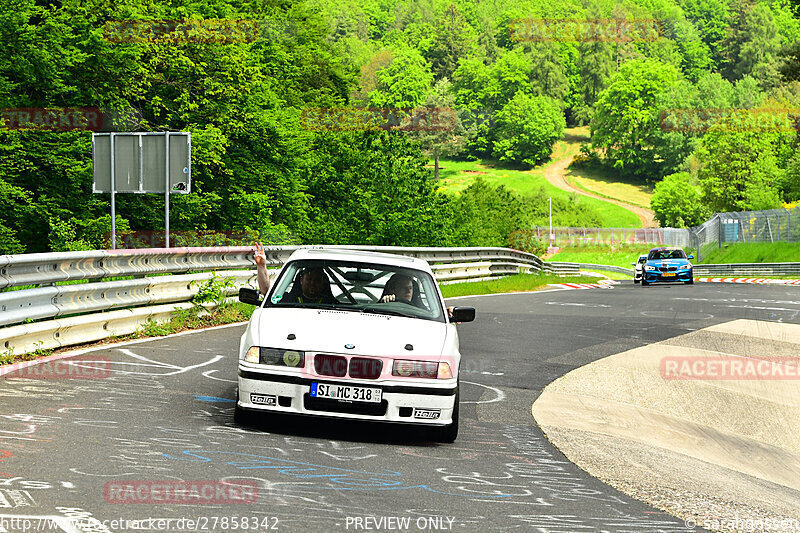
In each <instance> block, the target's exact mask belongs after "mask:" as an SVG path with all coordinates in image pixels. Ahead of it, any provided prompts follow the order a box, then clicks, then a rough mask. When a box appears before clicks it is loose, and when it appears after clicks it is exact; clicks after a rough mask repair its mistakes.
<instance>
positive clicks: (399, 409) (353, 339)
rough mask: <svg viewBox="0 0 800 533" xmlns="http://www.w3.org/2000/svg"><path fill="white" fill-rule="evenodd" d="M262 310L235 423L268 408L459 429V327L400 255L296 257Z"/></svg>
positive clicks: (427, 274) (251, 328) (415, 263)
mask: <svg viewBox="0 0 800 533" xmlns="http://www.w3.org/2000/svg"><path fill="white" fill-rule="evenodd" d="M239 298H240V300H241V301H243V302H245V303H250V304H255V305H258V308H257V309H256V310H255V312H254V313H253V316H252V317H251V319H250V323H249V324H248V326H247V330H246V331H245V333H244V335H243V336H242V339H241V343H240V348H239V380H238V381H239V390H238V398H237V403H236V411H235V412H236V420H237V422H245V421H247V420H248V419H250V417H252V416H253V415H254V414H257V413H259V412H280V413H287V414H297V415H307V416H319V417H330V418H347V419H358V420H374V421H382V422H390V423H396V424H416V425H420V426H426V427H428V428H430V434H431V437H433V440H437V441H443V442H453V441H454V440H455V439H456V436H457V434H458V403H459V393H458V389H459V386H458V384H459V381H458V370H459V363H460V361H461V354H460V353H459V344H458V333H457V332H456V326H455V322H469V321H471V320H473V319H474V318H475V309H474V308H473V307H455V308H453V309H452V316H449V315H448V311H447V309H446V307H445V304H444V299H443V298H442V295H441V292H440V291H439V288H438V286H437V285H436V281H435V280H434V277H433V273H432V271H431V269H430V267H429V266H428V264H427V263H426V262H425V261H423V260H421V259H415V258H411V257H406V256H401V255H391V254H378V253H373V252H359V251H346V250H334V249H315V248H312V249H302V250H298V251H296V252H294V253H293V254H292V256H291V257H290V258H289V260H288V261H287V262H286V264H285V265H284V267H283V268H282V269H281V271H280V273H279V274H278V276H277V279H276V281H275V283H274V284H273V285H272V287H271V289H270V291H269V293H268V294H267V296H266V298H265V299H264V300H263V301H261V300H260V296H259V294H258V292H257V291H255V290H253V289H242V290H241V291H240V294H239Z"/></svg>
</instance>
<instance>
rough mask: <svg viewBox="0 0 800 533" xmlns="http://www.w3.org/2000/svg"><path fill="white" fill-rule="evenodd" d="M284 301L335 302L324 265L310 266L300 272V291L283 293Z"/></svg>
mask: <svg viewBox="0 0 800 533" xmlns="http://www.w3.org/2000/svg"><path fill="white" fill-rule="evenodd" d="M281 302H283V303H294V302H298V303H315V304H335V303H338V302H337V301H336V298H334V297H333V294H331V283H330V280H329V279H328V275H327V274H325V271H324V270H323V269H322V267H309V268H305V269H303V270H302V271H301V272H300V291H299V294H297V293H295V290H294V289H292V291H291V293H287V294H284V295H283V298H281Z"/></svg>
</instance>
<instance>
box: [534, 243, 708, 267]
mask: <svg viewBox="0 0 800 533" xmlns="http://www.w3.org/2000/svg"><path fill="white" fill-rule="evenodd" d="M653 246H655V245H653V244H640V245H617V246H614V248H611V247H608V246H572V247H567V246H565V247H563V248H561V249H560V250H559V251H558V253H557V254H555V255H553V256H551V257H549V258H547V259H546V261H567V262H569V263H594V264H596V265H615V266H621V267H625V268H633V267H632V266H631V263H635V262H636V259H637V258H638V257H639V254H646V253H647V252H649V251H650V248H653ZM686 253H688V254H692V253H694V252H693V251H692V250H687V251H686Z"/></svg>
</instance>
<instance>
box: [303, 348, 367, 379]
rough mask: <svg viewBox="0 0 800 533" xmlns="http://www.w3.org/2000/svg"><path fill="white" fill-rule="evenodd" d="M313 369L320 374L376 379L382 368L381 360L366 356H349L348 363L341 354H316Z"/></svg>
mask: <svg viewBox="0 0 800 533" xmlns="http://www.w3.org/2000/svg"><path fill="white" fill-rule="evenodd" d="M314 370H315V371H316V373H317V374H319V375H320V376H332V377H335V378H343V377H345V376H346V375H348V374H349V376H350V377H351V378H356V379H378V378H379V377H380V375H381V371H382V370H383V361H381V360H380V359H372V358H368V357H351V358H350V362H349V363H348V361H347V358H346V357H345V356H343V355H333V354H316V355H315V356H314Z"/></svg>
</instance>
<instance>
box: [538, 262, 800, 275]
mask: <svg viewBox="0 0 800 533" xmlns="http://www.w3.org/2000/svg"><path fill="white" fill-rule="evenodd" d="M549 264H550V265H553V266H554V267H555V266H556V265H558V266H559V268H560V269H561V270H560V272H568V269H569V268H575V269H577V270H600V271H605V272H619V273H620V274H627V275H629V276H633V269H632V268H626V267H620V266H614V265H596V264H592V263H556V262H551V263H549ZM570 265H572V267H570ZM693 273H694V275H695V276H792V275H797V276H798V277H800V263H731V264H717V265H694V269H693Z"/></svg>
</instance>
